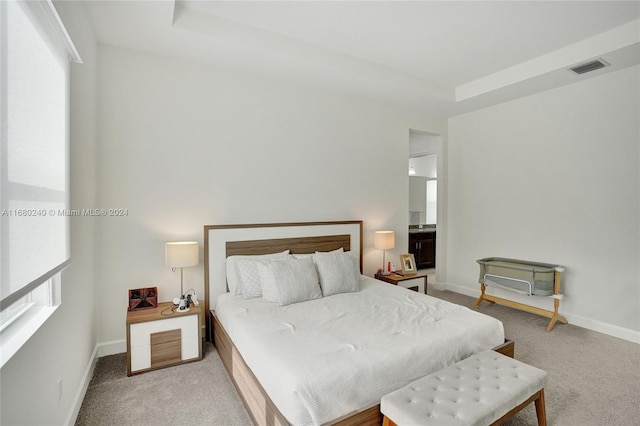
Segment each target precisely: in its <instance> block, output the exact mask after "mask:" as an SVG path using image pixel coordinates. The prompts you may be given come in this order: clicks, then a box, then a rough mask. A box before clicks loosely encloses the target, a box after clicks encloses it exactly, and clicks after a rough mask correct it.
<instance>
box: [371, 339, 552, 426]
mask: <svg viewBox="0 0 640 426" xmlns="http://www.w3.org/2000/svg"><path fill="white" fill-rule="evenodd" d="M546 384H547V373H546V372H544V371H542V370H540V369H538V368H535V367H532V366H530V365H527V364H524V363H522V362H520V361H517V360H515V359H513V358H509V357H507V356H504V355H502V354H499V353H497V352H495V351H491V350H488V351H485V352H481V353H479V354H476V355H473V356H471V357H469V358H467V359H464V360H462V361H460V362H457V363H455V364H453V365H450V366H448V367H445V368H444V369H442V370H440V371H438V372H435V373H433V374H430V375H428V376H426V377H423V378H421V379H418V380H416V381H415V382H413V383H411V384H409V385H407V386H405V387H404V388H402V389H398V390H397V391H395V392H392V393H390V394H388V395H385V396H383V397H382V401H381V403H380V411H381V412H382V414H384V423H383V425H385V426H388V425H399V426H405V425H407V426H409V425H411V426H416V425H438V426H445V425H446V426H449V425H451V426H453V425H456V426H458V425H477V426H488V425H498V424H500V423H502V422H503V421H505V420H506V419H508V418H509V417H511V416H512V415H514V414H515V413H517V412H518V411H520V410H521V409H522V408H524V407H526V406H527V405H529V404H530V403H531V402H532V401H535V406H536V413H537V415H538V425H540V426H545V425H546V413H545V406H544V387H545V385H546Z"/></svg>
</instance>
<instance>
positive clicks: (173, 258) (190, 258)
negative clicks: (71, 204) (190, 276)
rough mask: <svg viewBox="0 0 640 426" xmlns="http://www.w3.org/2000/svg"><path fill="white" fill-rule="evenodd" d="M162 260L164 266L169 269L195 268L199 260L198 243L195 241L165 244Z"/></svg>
mask: <svg viewBox="0 0 640 426" xmlns="http://www.w3.org/2000/svg"><path fill="white" fill-rule="evenodd" d="M164 258H165V263H166V265H167V266H168V267H170V268H182V267H185V266H196V265H197V264H198V260H199V256H198V243H197V242H195V241H179V242H174V243H166V244H165V246H164Z"/></svg>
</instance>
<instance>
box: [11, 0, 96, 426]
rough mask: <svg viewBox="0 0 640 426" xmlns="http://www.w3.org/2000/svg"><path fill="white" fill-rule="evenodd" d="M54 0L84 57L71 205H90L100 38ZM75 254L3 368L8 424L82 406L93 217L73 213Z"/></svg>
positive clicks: (78, 73)
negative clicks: (39, 322) (45, 312)
mask: <svg viewBox="0 0 640 426" xmlns="http://www.w3.org/2000/svg"><path fill="white" fill-rule="evenodd" d="M55 4H56V8H57V9H58V12H59V14H60V16H61V18H62V20H63V21H64V23H65V26H66V27H67V30H68V31H69V33H70V35H71V37H72V38H73V40H74V43H75V45H76V47H77V49H78V51H79V52H80V55H81V56H82V59H83V60H84V64H83V65H78V64H72V65H71V115H72V120H71V145H70V150H71V194H72V195H71V208H72V209H81V208H92V207H93V206H94V202H95V200H94V198H95V196H94V191H95V166H96V164H95V87H96V42H95V38H94V36H93V32H92V30H91V28H90V27H89V26H88V25H87V23H88V18H87V17H86V15H85V14H84V7H83V6H82V5H81V4H80V3H77V4H75V5H74V7H70V3H58V2H56V3H55ZM71 257H72V264H71V266H69V268H67V269H66V270H65V271H64V272H63V273H62V305H61V306H60V307H59V308H58V309H57V310H56V311H55V313H54V314H53V315H52V316H51V317H50V318H49V320H48V321H47V322H46V323H45V324H44V325H43V326H42V327H41V328H40V329H39V330H38V331H37V332H36V334H35V335H34V336H33V337H32V338H31V339H30V340H29V341H28V342H27V343H26V344H25V345H24V346H23V347H22V348H21V349H20V350H19V351H18V352H17V353H16V354H15V355H14V356H13V358H12V359H11V360H10V361H9V362H8V363H7V364H5V365H4V367H3V368H2V370H0V375H1V377H0V386H1V390H0V394H1V403H0V406H1V407H2V409H1V410H0V411H1V420H0V423H1V424H3V425H52V424H64V423H66V422H67V421H69V420H72V417H74V416H75V414H74V410H75V408H74V407H78V408H79V402H81V400H80V401H78V400H77V398H78V397H82V396H83V395H79V394H78V392H79V390H80V388H81V387H82V383H83V381H84V379H86V377H85V374H87V373H88V371H87V367H88V366H90V365H91V360H92V354H93V351H94V349H95V347H96V342H97V341H96V317H95V311H94V309H95V291H94V263H93V259H94V221H93V220H92V219H91V218H83V217H73V218H71ZM59 378H61V379H62V396H61V398H60V399H59V398H58V386H57V381H58V379H59ZM89 379H90V377H89Z"/></svg>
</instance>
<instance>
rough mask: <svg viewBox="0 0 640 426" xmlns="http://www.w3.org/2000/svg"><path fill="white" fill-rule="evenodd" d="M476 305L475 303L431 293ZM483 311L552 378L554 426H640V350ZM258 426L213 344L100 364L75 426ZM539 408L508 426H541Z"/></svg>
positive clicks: (549, 400) (519, 315)
mask: <svg viewBox="0 0 640 426" xmlns="http://www.w3.org/2000/svg"><path fill="white" fill-rule="evenodd" d="M429 294H431V295H433V296H436V297H440V298H442V299H445V300H449V301H451V302H454V303H458V304H461V305H464V306H472V305H473V302H474V299H473V298H470V297H467V296H464V295H460V294H456V293H452V292H440V291H437V290H434V289H431V288H429ZM479 311H480V312H483V313H485V314H488V315H491V316H493V317H496V318H498V319H500V320H501V321H503V323H504V326H505V331H506V335H507V337H508V338H509V339H512V340H514V341H515V344H516V359H519V360H521V361H523V362H526V363H528V364H531V365H533V366H536V367H538V368H541V369H543V370H545V371H547V373H548V374H549V383H548V385H547V387H546V389H545V396H546V406H547V421H548V424H549V425H550V426H637V425H640V345H638V344H635V343H631V342H627V341H624V340H621V339H617V338H614V337H610V336H607V335H604V334H600V333H596V332H593V331H589V330H586V329H583V328H579V327H576V326H573V325H565V324H557V325H556V326H555V328H554V329H553V330H552V331H551V332H550V333H547V332H546V331H545V329H546V326H547V323H548V320H547V319H545V318H542V317H539V316H536V315H533V314H529V313H526V312H521V311H517V310H514V309H510V308H507V307H503V306H498V305H491V304H489V303H487V302H483V304H482V305H481V306H480V308H479ZM205 424H206V425H225V426H227V425H228V426H233V425H251V424H252V423H251V420H250V418H249V416H248V414H247V412H246V411H245V409H244V407H243V405H242V402H241V400H240V398H239V397H238V394H237V393H236V391H235V389H234V387H233V384H232V383H231V381H230V379H229V377H228V376H227V373H226V371H225V370H224V367H223V365H222V363H221V361H220V358H219V357H218V354H217V352H216V351H215V348H214V347H213V346H212V345H211V344H207V345H206V346H205V357H204V359H203V360H202V361H200V362H195V363H191V364H185V365H181V366H177V367H171V368H165V369H162V370H158V371H153V372H149V373H145V374H141V375H138V376H133V377H127V375H126V366H125V356H124V354H118V355H111V356H107V357H103V358H100V359H99V360H98V364H97V367H96V370H95V373H94V377H93V379H92V380H91V383H90V385H89V389H88V391H87V394H86V397H85V399H84V401H83V404H82V407H81V409H80V413H79V415H78V419H77V422H76V425H79V426H83V425H91V426H94V425H95V426H98V425H105V426H106V425H205ZM536 424H537V420H536V416H535V409H534V407H533V405H530V406H529V407H526V408H525V409H524V410H522V411H521V412H520V413H518V414H517V415H516V416H514V417H513V418H512V419H510V420H509V421H508V422H506V423H505V426H525V425H527V426H528V425H536Z"/></svg>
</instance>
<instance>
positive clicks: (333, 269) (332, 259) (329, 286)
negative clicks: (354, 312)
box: [314, 252, 360, 296]
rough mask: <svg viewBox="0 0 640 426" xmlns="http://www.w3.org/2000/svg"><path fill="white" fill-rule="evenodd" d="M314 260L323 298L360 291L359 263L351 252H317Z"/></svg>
mask: <svg viewBox="0 0 640 426" xmlns="http://www.w3.org/2000/svg"><path fill="white" fill-rule="evenodd" d="M314 258H315V263H316V266H317V267H318V274H319V276H320V287H321V288H322V295H323V296H331V295H332V294H338V293H350V292H354V291H359V290H360V271H359V269H360V268H359V266H358V263H359V262H358V261H357V259H356V258H355V256H353V254H352V253H351V252H343V253H339V252H338V253H336V252H329V253H320V252H316V254H315V256H314Z"/></svg>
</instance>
